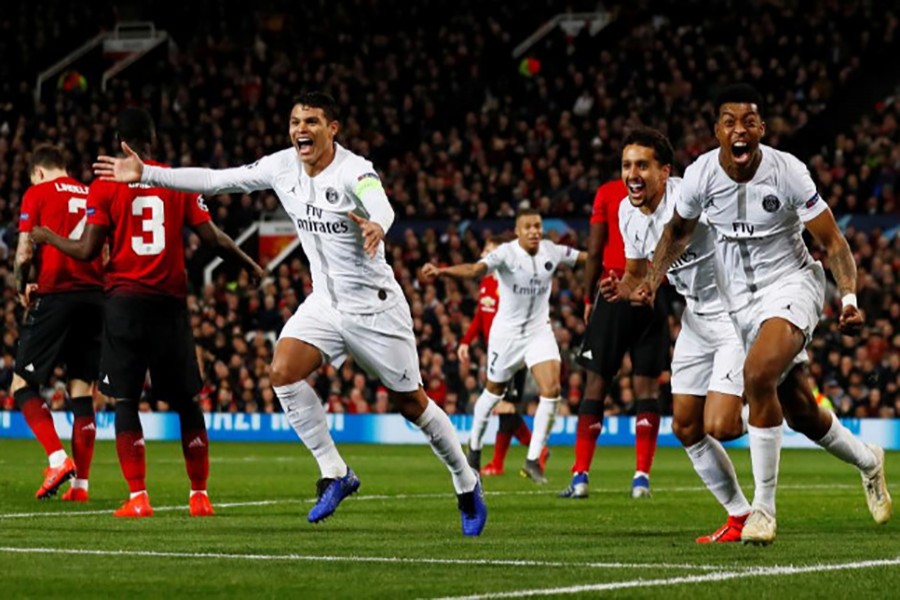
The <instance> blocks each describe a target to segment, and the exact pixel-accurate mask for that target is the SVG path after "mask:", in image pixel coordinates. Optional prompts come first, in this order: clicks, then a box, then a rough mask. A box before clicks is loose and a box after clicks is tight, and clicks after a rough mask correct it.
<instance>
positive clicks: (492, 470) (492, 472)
mask: <svg viewBox="0 0 900 600" xmlns="http://www.w3.org/2000/svg"><path fill="white" fill-rule="evenodd" d="M503 473H504V470H503V465H498V464H497V463H495V462H494V461H491V462H489V463H488V464H486V465H485V466H484V467H482V468H481V474H482V475H484V476H485V477H494V476H497V475H503Z"/></svg>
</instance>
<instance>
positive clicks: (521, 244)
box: [519, 240, 541, 256]
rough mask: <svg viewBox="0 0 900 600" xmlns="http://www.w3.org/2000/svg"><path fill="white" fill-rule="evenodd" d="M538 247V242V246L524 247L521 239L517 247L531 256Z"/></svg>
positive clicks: (535, 252) (536, 251)
mask: <svg viewBox="0 0 900 600" xmlns="http://www.w3.org/2000/svg"><path fill="white" fill-rule="evenodd" d="M540 247H541V246H540V244H538V246H537V247H536V248H535V249H534V250H529V249H528V248H526V247H525V244H524V243H523V242H522V240H519V248H521V249H522V250H524V251H525V252H526V253H528V254H530V255H531V256H534V255H535V254H537V253H538V250H539V249H540Z"/></svg>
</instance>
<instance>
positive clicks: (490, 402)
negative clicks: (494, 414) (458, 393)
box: [469, 388, 502, 450]
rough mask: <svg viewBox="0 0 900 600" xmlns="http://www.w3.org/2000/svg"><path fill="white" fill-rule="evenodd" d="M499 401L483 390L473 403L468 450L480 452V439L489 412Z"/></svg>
mask: <svg viewBox="0 0 900 600" xmlns="http://www.w3.org/2000/svg"><path fill="white" fill-rule="evenodd" d="M500 400H502V398H501V397H500V396H497V395H496V394H492V393H491V392H489V391H487V388H485V390H484V391H483V392H481V396H479V397H478V400H477V401H476V402H475V410H473V411H472V417H473V418H472V433H471V434H469V448H471V449H472V450H481V438H483V437H484V430H485V429H487V425H488V420H489V419H490V418H491V411H492V410H494V407H495V406H497V403H498V402H500Z"/></svg>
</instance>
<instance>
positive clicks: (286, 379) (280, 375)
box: [269, 360, 303, 387]
mask: <svg viewBox="0 0 900 600" xmlns="http://www.w3.org/2000/svg"><path fill="white" fill-rule="evenodd" d="M302 379H303V378H302V377H299V376H298V375H297V373H296V371H295V370H294V369H291V368H289V366H288V365H287V363H286V362H284V361H278V360H276V361H274V362H272V366H271V367H270V368H269V381H270V382H271V383H272V387H282V386H285V385H291V384H293V383H297V382H298V381H301V380H302Z"/></svg>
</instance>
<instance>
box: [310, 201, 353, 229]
mask: <svg viewBox="0 0 900 600" xmlns="http://www.w3.org/2000/svg"><path fill="white" fill-rule="evenodd" d="M324 217H325V211H324V210H322V209H321V208H316V207H315V206H310V205H309V204H307V205H306V215H305V217H303V218H298V219H297V229H299V230H300V231H308V232H310V233H327V234H331V235H339V234H342V233H347V232H349V231H350V224H349V223H347V221H325V220H324Z"/></svg>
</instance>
